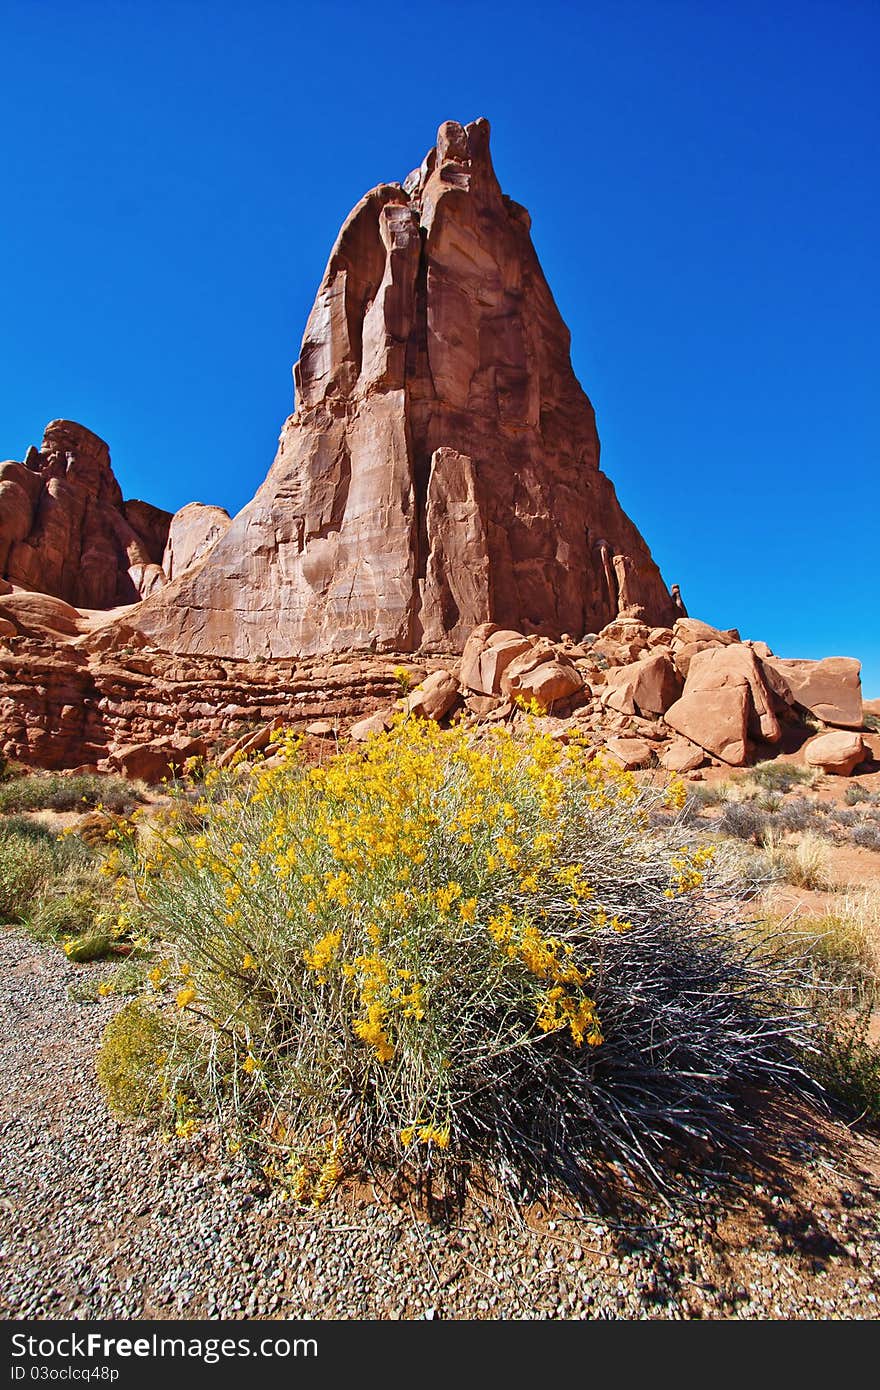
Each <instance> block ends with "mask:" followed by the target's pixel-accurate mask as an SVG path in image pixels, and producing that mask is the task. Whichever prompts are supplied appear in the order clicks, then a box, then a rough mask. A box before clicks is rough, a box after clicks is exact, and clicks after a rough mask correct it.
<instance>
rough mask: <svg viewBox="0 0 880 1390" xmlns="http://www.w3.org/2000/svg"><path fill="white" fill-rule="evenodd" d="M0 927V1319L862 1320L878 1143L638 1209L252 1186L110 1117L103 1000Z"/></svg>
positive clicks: (821, 1152)
mask: <svg viewBox="0 0 880 1390" xmlns="http://www.w3.org/2000/svg"><path fill="white" fill-rule="evenodd" d="M102 969H103V967H101V966H94V965H93V966H74V965H72V964H71V963H70V962H69V961H68V960H67V959H66V958H65V957H64V956H63V955H62V953H60V952H58V951H57V950H54V949H52V948H50V947H46V946H41V945H38V944H35V943H34V942H33V941H31V940H30V938H28V937H27V936H26V935H25V934H24V933H22V932H21V931H19V930H17V929H12V928H6V929H3V930H2V931H0V1142H2V1153H3V1172H2V1187H0V1271H2V1273H0V1314H2V1315H3V1316H4V1317H6V1318H79V1319H88V1318H123V1319H124V1318H177V1317H184V1318H230V1319H232V1318H425V1319H435V1318H436V1319H443V1318H446V1319H449V1318H491V1319H499V1318H529V1319H537V1318H540V1319H543V1318H566V1319H572V1318H600V1319H608V1318H612V1319H644V1318H650V1319H664V1318H666V1319H680V1318H700V1317H702V1318H731V1317H734V1318H745V1319H757V1318H761V1319H764V1318H774V1319H790V1318H810V1319H819V1318H821V1319H850V1318H875V1317H877V1316H878V1295H880V1222H878V1211H880V1177H878V1175H880V1143H878V1141H876V1140H871V1141H869V1140H866V1139H853V1138H851V1137H849V1135H848V1132H847V1131H845V1130H844V1131H842V1132H840V1134H839V1136H838V1140H839V1147H838V1149H837V1150H836V1151H835V1155H834V1157H833V1161H832V1160H831V1159H829V1157H828V1146H827V1144H825V1145H819V1144H817V1145H816V1148H815V1150H814V1152H812V1154H811V1155H808V1156H807V1157H806V1158H805V1159H804V1160H803V1162H802V1165H801V1168H800V1169H799V1170H798V1175H797V1180H796V1181H794V1182H793V1181H792V1179H791V1175H790V1174H789V1175H788V1177H787V1178H786V1179H783V1178H780V1182H779V1184H778V1185H777V1186H776V1187H775V1189H774V1185H773V1184H771V1185H770V1186H767V1183H766V1180H764V1182H762V1183H761V1184H760V1185H754V1186H753V1187H752V1189H751V1194H750V1196H749V1198H748V1200H746V1199H745V1198H743V1197H740V1198H739V1199H738V1200H737V1201H735V1202H729V1203H728V1205H727V1206H726V1207H719V1206H717V1205H716V1206H715V1207H714V1208H711V1209H707V1210H704V1211H702V1212H700V1211H695V1210H686V1211H684V1212H678V1213H676V1214H670V1212H669V1211H668V1209H667V1208H666V1207H665V1206H663V1205H662V1204H661V1203H660V1202H657V1203H655V1204H653V1206H650V1207H649V1208H647V1209H646V1210H645V1211H643V1213H642V1215H641V1217H640V1218H639V1222H638V1224H636V1225H627V1224H626V1223H621V1222H620V1221H619V1220H618V1221H611V1220H603V1219H600V1218H598V1217H592V1216H589V1217H585V1216H584V1215H583V1214H578V1213H575V1212H572V1211H567V1210H565V1209H564V1208H562V1207H560V1208H558V1209H554V1211H553V1212H552V1215H551V1216H550V1218H549V1219H548V1214H547V1213H544V1212H541V1211H539V1210H538V1209H537V1208H529V1209H528V1210H527V1211H526V1212H523V1213H517V1212H516V1211H515V1210H514V1209H513V1208H512V1207H509V1206H507V1205H506V1204H503V1203H502V1204H498V1205H497V1206H493V1207H492V1208H491V1209H487V1210H483V1209H482V1208H481V1207H480V1206H479V1205H478V1204H477V1203H476V1202H472V1203H471V1205H469V1206H468V1207H467V1208H466V1209H465V1211H464V1212H463V1213H461V1215H460V1216H459V1217H457V1218H456V1219H455V1220H453V1221H451V1222H449V1221H447V1222H445V1223H442V1224H435V1225H431V1224H430V1223H428V1222H426V1221H425V1220H423V1219H419V1218H417V1217H416V1215H415V1213H414V1212H413V1211H412V1209H411V1208H410V1209H408V1208H406V1207H400V1206H395V1205H394V1204H393V1203H390V1202H388V1201H385V1200H376V1195H375V1194H374V1193H371V1192H369V1189H364V1188H357V1187H352V1188H350V1189H347V1190H344V1191H342V1192H341V1193H340V1194H338V1195H337V1197H336V1198H335V1199H334V1200H332V1201H331V1202H330V1203H328V1205H327V1206H326V1207H323V1208H321V1209H320V1210H314V1209H312V1208H308V1207H296V1206H293V1205H292V1204H291V1203H288V1202H282V1201H281V1200H280V1199H279V1197H278V1195H277V1194H268V1195H266V1194H265V1191H264V1189H262V1188H259V1187H258V1185H256V1184H255V1183H254V1181H253V1178H252V1177H250V1176H249V1175H248V1173H247V1172H246V1171H245V1170H244V1169H243V1168H242V1169H240V1168H235V1167H233V1168H230V1166H229V1164H228V1163H224V1162H223V1161H222V1160H219V1159H218V1158H217V1156H216V1146H214V1148H213V1149H212V1140H211V1137H210V1135H204V1134H203V1135H202V1136H200V1137H197V1138H194V1139H192V1140H189V1141H186V1142H178V1141H175V1142H173V1143H171V1144H162V1143H161V1142H160V1141H159V1139H158V1138H157V1136H156V1134H155V1133H154V1132H153V1131H151V1130H146V1129H143V1128H141V1127H138V1126H131V1125H122V1124H119V1123H118V1122H117V1121H115V1120H114V1119H113V1118H112V1117H111V1116H110V1115H109V1114H108V1112H107V1110H106V1107H105V1106H104V1103H103V1101H102V1098H101V1095H100V1092H99V1089H98V1086H97V1082H96V1079H95V1073H94V1056H95V1051H96V1048H97V1044H98V1040H99V1038H100V1034H101V1031H102V1028H103V1026H104V1024H105V1023H106V1021H107V1019H108V1018H109V1017H110V1015H111V1014H112V1012H113V1011H114V1009H115V1008H118V1007H119V1003H120V1001H119V1000H118V999H116V1000H114V999H113V998H112V997H111V998H107V999H101V1000H99V1001H97V1002H95V1003H82V1002H77V1001H75V1000H74V999H72V998H71V996H70V994H69V987H70V985H71V983H72V982H73V980H74V979H76V978H77V977H81V976H82V975H83V972H84V971H89V970H91V971H97V972H100V971H101V970H102Z"/></svg>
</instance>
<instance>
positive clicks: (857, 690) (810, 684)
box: [762, 656, 864, 729]
mask: <svg viewBox="0 0 880 1390" xmlns="http://www.w3.org/2000/svg"><path fill="white" fill-rule="evenodd" d="M762 665H763V667H764V671H765V673H766V676H767V680H768V682H769V683H771V684H772V686H773V689H774V691H775V692H776V693H777V694H778V695H779V696H780V697H781V698H782V699H783V700H785V702H786V703H787V704H790V705H801V706H802V707H803V708H804V709H807V710H809V711H810V713H811V714H814V715H815V716H816V718H817V719H821V720H822V722H823V723H825V724H835V725H837V726H838V727H840V728H843V729H860V728H861V727H862V723H863V719H864V714H863V711H862V683H861V674H860V673H861V669H862V668H861V662H859V661H856V660H855V659H854V658H853V657H849V656H826V657H825V658H824V659H823V660H822V661H806V660H802V661H800V660H783V659H782V658H781V657H778V656H774V657H764V658H763V661H762Z"/></svg>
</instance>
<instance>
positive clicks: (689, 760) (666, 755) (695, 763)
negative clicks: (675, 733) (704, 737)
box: [660, 738, 706, 772]
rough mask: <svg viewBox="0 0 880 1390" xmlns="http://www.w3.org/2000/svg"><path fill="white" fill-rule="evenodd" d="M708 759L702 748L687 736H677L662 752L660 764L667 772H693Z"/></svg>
mask: <svg viewBox="0 0 880 1390" xmlns="http://www.w3.org/2000/svg"><path fill="white" fill-rule="evenodd" d="M705 760H706V755H705V753H704V752H703V750H702V748H698V747H697V745H696V744H695V743H691V742H690V740H689V739H686V738H675V739H673V740H672V742H671V743H670V744H669V746H668V748H664V750H663V752H662V753H661V754H660V766H661V767H664V768H665V769H666V771H667V772H693V771H694V769H695V768H698V767H699V766H700V765H701V764H702V763H703V762H705Z"/></svg>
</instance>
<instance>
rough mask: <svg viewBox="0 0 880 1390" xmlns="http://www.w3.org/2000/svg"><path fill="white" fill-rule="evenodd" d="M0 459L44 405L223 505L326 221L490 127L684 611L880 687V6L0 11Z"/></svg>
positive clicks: (282, 383)
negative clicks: (448, 126) (442, 147)
mask: <svg viewBox="0 0 880 1390" xmlns="http://www.w3.org/2000/svg"><path fill="white" fill-rule="evenodd" d="M2 34H3V42H2V48H0V65H2V81H3V97H4V100H3V118H2V121H0V179H2V194H3V197H2V208H3V211H2V216H0V266H2V271H0V295H2V300H0V307H2V326H3V328H2V346H0V359H2V361H0V367H2V370H0V457H15V458H21V457H22V456H23V454H24V451H25V449H26V447H27V445H28V444H29V443H31V442H37V443H38V442H39V437H40V434H41V431H42V427H43V425H44V424H45V422H46V421H47V420H49V419H50V418H53V417H57V416H68V417H70V418H73V419H76V420H79V421H81V422H82V423H83V424H86V425H88V426H89V427H90V428H92V429H94V430H96V431H97V432H98V433H99V434H101V435H102V436H103V437H104V438H105V439H107V440H108V441H109V443H110V446H111V451H112V455H113V462H114V467H115V470H116V472H117V475H118V477H119V479H120V482H121V484H122V487H123V491H124V492H125V494H126V496H141V497H145V498H147V499H148V500H149V501H152V502H155V503H157V504H159V505H161V506H164V507H168V508H170V509H175V508H177V507H179V506H181V505H183V504H184V503H185V502H187V501H190V500H193V499H194V498H197V499H199V500H203V501H211V502H218V503H220V504H222V505H224V506H226V507H228V508H229V510H230V511H233V512H234V511H236V510H238V508H240V507H241V506H242V505H243V504H244V503H245V502H246V501H247V500H248V499H249V498H250V497H251V495H252V494H253V492H254V491H255V489H256V487H257V486H258V484H259V483H260V482H261V481H262V479H263V477H264V476H265V473H266V471H267V469H268V467H269V464H270V463H271V460H272V457H273V455H274V451H275V445H276V440H277V436H278V432H279V429H280V427H281V425H282V423H283V420H284V418H285V416H286V415H287V414H288V413H289V412H290V410H291V409H292V383H291V377H290V368H291V365H292V363H293V361H294V359H295V357H296V355H297V351H298V347H299V341H300V337H301V334H302V330H303V327H304V324H305V319H306V316H307V313H308V309H309V307H310V304H311V300H312V297H313V295H314V291H315V288H316V286H317V283H318V281H319V279H320V276H321V274H322V271H323V268H324V264H325V262H326V258H327V255H328V253H329V250H330V247H331V245H332V242H333V239H334V236H335V234H336V231H337V229H338V226H339V224H340V222H341V220H342V219H343V217H344V216H345V214H346V213H347V212H348V210H349V208H350V207H351V206H352V204H353V203H354V202H356V201H357V199H358V198H359V197H360V196H361V194H362V193H364V192H365V191H366V189H368V188H369V187H371V186H373V185H374V184H376V183H379V182H381V181H383V180H387V179H401V178H403V177H404V176H405V175H406V174H407V173H408V171H409V170H410V169H411V168H412V167H413V166H414V165H415V164H417V163H418V162H419V161H420V160H421V158H422V156H423V155H424V153H425V151H426V150H427V149H428V148H429V146H430V145H431V144H432V143H433V141H434V135H435V132H436V128H437V126H438V124H439V123H440V122H441V121H442V120H445V119H447V118H450V117H451V118H454V119H457V120H461V121H468V120H471V119H473V118H474V117H476V116H478V115H484V116H487V117H488V118H489V120H490V121H491V122H492V127H493V151H494V158H495V164H496V168H497V170H498V174H499V177H500V179H501V182H502V185H503V186H504V188H505V189H506V191H508V192H509V193H510V194H511V195H512V196H513V197H514V198H516V199H517V200H518V201H520V202H522V203H525V204H526V205H527V206H528V208H529V209H530V211H531V213H532V219H533V235H534V239H535V243H536V246H537V249H538V253H539V255H540V256H541V259H542V262H543V265H544V269H545V272H546V274H547V277H548V279H549V281H550V284H551V287H552V289H553V291H554V293H555V295H556V298H557V301H558V303H559V305H560V308H561V310H562V313H563V315H564V317H565V318H566V320H567V322H568V324H569V326H570V328H571V331H572V356H573V360H574V365H575V369H576V371H577V373H578V375H579V377H580V379H581V381H582V382H583V385H584V387H585V389H586V390H587V392H588V394H589V395H590V397H591V399H592V401H593V404H594V406H595V407H596V411H597V416H598V424H599V432H600V435H601V439H602V460H603V466H604V467H605V469H606V471H607V472H608V473H609V474H610V476H611V477H612V478H613V479H614V481H615V483H616V485H617V489H618V493H619V495H620V497H621V500H622V502H623V504H624V506H625V507H626V508H627V510H628V511H629V512H630V514H631V515H632V516H633V518H634V520H635V521H636V522H637V524H638V525H639V527H640V528H641V530H642V532H643V534H644V535H645V537H646V539H647V540H648V543H649V544H650V545H651V547H652V549H653V552H654V555H655V558H656V559H657V560H658V562H659V563H660V566H661V568H662V570H663V573H664V575H665V576H666V578H667V580H668V581H669V582H672V581H678V582H679V583H680V584H681V586H682V590H683V593H684V597H685V600H686V602H687V603H688V606H689V608H690V611H691V612H692V613H693V614H694V615H695V616H698V617H701V618H704V619H706V620H707V621H709V622H713V623H717V624H719V625H720V626H723V627H726V626H733V625H735V626H738V627H739V628H740V629H741V631H742V633H743V635H744V636H749V637H755V638H762V639H764V640H766V641H767V642H769V643H770V645H771V646H772V647H773V648H774V650H776V651H777V652H779V653H780V654H782V655H785V656H822V655H836V654H852V655H856V656H859V657H860V658H861V659H862V660H863V662H864V684H865V693H866V695H869V696H880V623H878V621H877V616H876V593H877V580H878V544H877V529H878V510H880V495H878V486H877V476H878V470H877V462H878V460H877V452H878V449H877V445H878V434H880V429H878V425H880V391H878V380H877V377H878V361H880V352H878V332H880V330H878V324H880V312H878V310H880V303H878V300H880V293H878V291H880V269H878V263H877V255H876V250H877V246H878V244H880V227H878V222H880V217H878V202H880V181H878V179H877V170H876V158H877V150H878V148H880V99H878V89H877V83H876V70H877V65H878V58H880V7H878V5H877V4H876V3H874V0H834V3H814V2H813V0H795V2H794V3H787V0H770V3H767V0H764V3H752V0H731V3H728V4H725V5H720V4H719V3H718V0H641V3H639V0H596V2H595V3H589V2H587V3H559V2H558V0H544V3H542V4H540V5H537V6H536V5H534V3H531V4H528V5H526V4H521V3H519V0H509V3H508V4H504V5H501V4H497V3H494V0H488V3H483V4H481V5H479V6H474V5H472V4H468V5H464V4H458V3H439V2H438V3H435V4H433V5H415V4H413V3H411V0H409V2H408V3H400V0H384V3H383V4H382V5H381V6H373V7H369V6H366V5H364V4H363V3H358V4H354V3H346V2H345V0H326V2H325V3H322V0H316V2H315V3H313V4H311V5H308V6H306V5H302V4H300V3H298V0H289V2H288V3H286V4H274V3H267V0H250V3H248V4H244V3H226V0H215V3H213V4H197V3H186V0H183V2H182V3H174V4H170V3H163V0H149V3H147V0H141V3H139V4H125V3H117V4H112V5H111V4H108V3H97V2H96V3H91V2H90V0H75V2H74V0H65V3H58V0H56V2H55V3H52V2H51V0H5V3H4V6H3V21H2Z"/></svg>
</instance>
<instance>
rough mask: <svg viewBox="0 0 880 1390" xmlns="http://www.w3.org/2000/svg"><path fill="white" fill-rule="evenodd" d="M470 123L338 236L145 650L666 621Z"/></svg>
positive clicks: (534, 268)
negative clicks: (273, 423) (265, 414)
mask: <svg viewBox="0 0 880 1390" xmlns="http://www.w3.org/2000/svg"><path fill="white" fill-rule="evenodd" d="M529 226H530V222H529V215H528V213H527V212H526V211H525V209H524V208H522V207H520V206H519V205H518V204H517V203H514V202H513V201H512V200H511V199H510V198H508V197H506V196H505V195H504V194H503V193H502V192H501V189H500V187H499V185H498V181H497V179H496V176H495V172H494V169H493V167H492V161H491V157H490V154H489V125H488V122H486V121H485V120H478V121H475V122H473V123H472V124H471V125H468V126H465V127H462V126H460V125H457V124H456V123H455V122H453V121H447V122H446V123H445V124H444V125H442V126H441V127H440V130H439V132H438V136H437V145H436V147H435V148H434V149H432V150H431V151H430V152H429V154H428V155H427V156H426V158H425V160H424V161H423V163H422V165H421V166H420V168H418V169H416V170H414V171H413V172H412V173H411V174H410V175H409V177H408V178H407V179H406V180H405V181H404V182H403V184H397V183H392V184H382V185H380V186H379V187H378V188H374V189H373V190H372V191H371V192H369V193H368V194H367V195H366V196H365V197H364V198H362V199H361V201H360V202H359V203H358V204H357V206H356V207H355V208H354V209H353V211H352V212H351V214H350V215H349V217H348V218H347V220H346V222H345V224H344V226H343V227H342V230H341V232H340V233H339V237H338V238H337V241H336V244H335V246H334V248H333V251H332V253H331V256H330V260H329V262H328V265H327V269H326V271H325V273H324V277H323V279H322V281H321V285H320V288H319V290H318V294H317V297H316V299H315V304H314V307H313V309H312V312H311V314H310V316H309V320H308V323H307V325H306V330H305V335H304V337H303V342H302V348H301V351H300V357H299V361H298V362H297V364H296V367H295V369H294V375H295V381H296V397H297V399H296V413H295V414H294V415H292V416H291V417H290V418H289V419H288V421H287V422H286V424H285V426H284V429H283V431H282V433H281V438H280V443H279V449H278V454H277V456H276V458H275V462H274V464H273V466H272V469H271V471H270V472H269V475H268V477H267V478H266V481H265V482H264V483H263V485H262V487H261V488H260V489H259V491H258V493H257V495H256V496H255V498H254V499H253V501H252V502H251V503H249V505H248V506H246V507H245V508H244V510H243V511H242V512H241V513H240V514H239V515H238V516H237V517H236V518H235V520H234V521H233V523H232V525H231V526H230V527H229V529H228V530H226V532H225V534H223V535H222V536H221V537H220V539H219V540H218V541H217V542H216V544H214V546H213V548H211V549H210V550H208V552H207V553H206V554H205V555H204V557H203V558H202V559H201V560H200V561H199V562H198V563H196V564H195V565H194V566H192V567H191V568H190V569H188V570H187V572H186V573H185V574H183V575H181V576H180V577H179V578H177V579H175V580H173V581H172V583H170V584H169V585H168V586H167V587H166V588H164V589H162V590H161V591H158V592H156V593H154V594H153V595H152V596H151V597H149V598H148V599H147V600H146V601H145V602H144V603H143V604H142V605H141V607H140V608H139V610H138V611H137V613H136V614H135V615H133V620H134V621H136V622H137V624H138V626H139V627H140V628H141V630H142V631H143V632H144V633H145V634H146V635H147V636H148V637H149V638H150V640H151V641H152V642H154V643H155V644H156V645H158V646H160V647H164V648H166V649H170V650H174V651H179V652H191V653H206V654H208V653H210V654H216V655H227V656H241V657H263V656H286V655H296V654H302V655H307V654H312V653H317V652H321V651H326V650H330V649H334V648H335V649H340V648H347V647H351V648H367V647H373V648H376V649H396V650H402V651H403V650H416V649H420V648H421V649H428V650H430V649H441V648H446V649H449V648H461V646H462V645H463V643H464V640H465V638H466V637H467V634H468V633H469V632H470V630H471V628H472V627H473V626H474V625H475V624H477V623H481V622H484V621H493V622H496V623H498V624H501V625H502V626H505V627H515V628H520V629H522V628H526V629H527V630H534V631H540V632H543V633H546V634H548V635H551V636H558V635H559V634H560V633H561V632H563V631H565V632H569V633H573V634H574V635H575V636H577V635H579V634H580V633H582V632H584V631H585V630H598V629H600V628H601V627H603V626H604V625H605V624H606V623H607V622H609V621H610V620H611V619H612V618H614V617H615V616H616V615H617V613H618V612H622V611H631V612H634V611H637V610H641V611H642V613H643V615H644V617H645V618H646V619H647V620H648V621H649V622H651V623H664V622H671V621H672V620H673V618H674V616H675V612H674V609H673V605H672V601H671V599H670V596H669V593H668V591H667V589H666V586H665V584H664V583H663V580H662V578H661V576H660V573H659V571H658V569H657V567H656V565H655V564H654V562H653V561H652V559H651V555H650V552H649V550H648V548H647V546H646V545H645V542H644V541H643V540H642V538H641V536H640V535H639V532H638V531H637V529H636V528H635V527H634V526H633V524H632V522H631V521H630V520H629V519H628V517H627V516H626V515H625V514H624V512H623V511H622V509H621V507H620V505H619V503H618V501H617V498H616V496H615V493H614V488H613V486H612V484H611V482H610V481H609V480H608V478H606V476H605V475H604V474H603V473H602V472H601V471H600V470H599V441H598V438H597V435H596V427H595V419H594V414H593V409H592V406H591V405H590V402H589V400H588V399H587V397H586V395H585V394H584V392H583V390H582V389H581V387H580V385H579V383H578V381H577V379H576V378H575V375H574V372H573V371H572V367H571V361H570V356H569V333H568V330H567V328H566V327H565V324H564V323H563V321H562V318H561V316H560V314H559V311H558V309H557V307H556V305H555V303H554V300H553V296H552V294H551V293H550V289H549V287H548V285H547V282H546V280H545V279H544V275H543V272H542V270H541V267H540V265H539V263H538V258H537V256H536V254H535V250H534V247H533V245H532V241H531V237H530V234H529Z"/></svg>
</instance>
